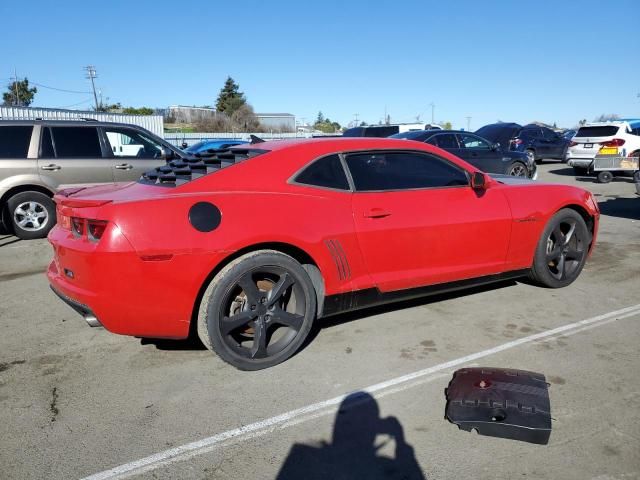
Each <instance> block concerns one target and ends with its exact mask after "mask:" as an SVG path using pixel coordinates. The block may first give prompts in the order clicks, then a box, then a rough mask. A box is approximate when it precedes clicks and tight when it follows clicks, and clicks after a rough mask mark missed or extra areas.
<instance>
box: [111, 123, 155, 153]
mask: <svg viewBox="0 0 640 480" xmlns="http://www.w3.org/2000/svg"><path fill="white" fill-rule="evenodd" d="M104 131H105V134H106V135H107V140H109V148H111V151H112V152H113V156H114V157H135V158H160V156H161V154H162V145H160V144H159V143H158V142H156V141H154V140H152V139H150V138H147V136H146V135H143V134H142V133H140V132H137V131H136V130H131V129H128V128H105V129H104Z"/></svg>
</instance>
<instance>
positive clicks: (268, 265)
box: [198, 250, 317, 370]
mask: <svg viewBox="0 0 640 480" xmlns="http://www.w3.org/2000/svg"><path fill="white" fill-rule="evenodd" d="M274 291H275V292H276V296H275V297H273V293H272V292H274ZM205 302H206V303H205ZM202 303H203V304H202V305H201V308H200V315H199V318H198V336H199V337H200V340H201V341H202V343H203V344H204V345H205V346H206V347H207V348H209V349H210V350H213V351H214V352H215V353H216V354H217V355H218V356H219V357H220V358H221V359H222V360H224V361H225V362H227V363H229V364H230V365H233V366H234V367H236V368H238V369H240V370H261V369H263V368H268V367H272V366H274V365H277V364H279V363H281V362H284V361H285V360H287V359H288V358H290V357H291V356H293V355H294V354H295V353H296V352H297V350H298V349H299V348H300V347H301V346H302V344H303V343H304V341H305V339H306V338H307V336H308V335H309V332H310V330H311V327H312V325H313V322H314V320H315V317H316V303H317V302H316V293H315V290H314V288H313V284H312V282H311V279H310V278H309V275H308V274H307V272H306V270H305V269H304V268H303V267H302V265H300V263H298V262H297V261H296V260H294V259H293V258H292V257H290V256H289V255H285V254H284V253H281V252H277V251H275V250H259V251H256V252H250V253H248V254H246V255H243V256H241V257H239V258H237V259H235V260H233V261H232V262H230V263H229V264H228V265H227V266H225V267H224V268H223V269H222V270H221V271H220V272H219V273H218V274H217V275H216V276H215V277H214V279H213V280H212V281H211V283H210V284H209V286H208V288H207V290H206V291H205V294H204V296H203V300H202ZM227 315H228V316H227ZM225 319H226V320H225ZM234 319H235V320H234ZM261 340H263V341H261Z"/></svg>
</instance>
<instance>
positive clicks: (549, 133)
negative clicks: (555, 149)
mask: <svg viewBox="0 0 640 480" xmlns="http://www.w3.org/2000/svg"><path fill="white" fill-rule="evenodd" d="M542 136H543V137H544V138H545V139H546V140H556V139H557V138H558V135H556V132H554V131H553V130H551V129H549V128H543V129H542Z"/></svg>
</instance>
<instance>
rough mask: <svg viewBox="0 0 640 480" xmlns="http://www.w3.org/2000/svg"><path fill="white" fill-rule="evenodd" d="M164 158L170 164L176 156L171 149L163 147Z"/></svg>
mask: <svg viewBox="0 0 640 480" xmlns="http://www.w3.org/2000/svg"><path fill="white" fill-rule="evenodd" d="M162 158H163V159H164V160H166V161H167V162H168V161H169V160H173V159H174V158H175V154H174V153H173V150H171V149H170V148H167V147H162Z"/></svg>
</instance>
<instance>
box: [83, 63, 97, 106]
mask: <svg viewBox="0 0 640 480" xmlns="http://www.w3.org/2000/svg"><path fill="white" fill-rule="evenodd" d="M85 70H86V71H87V78H88V79H90V80H91V88H92V89H93V100H94V101H95V102H96V112H97V111H98V96H97V95H96V84H95V82H94V78H96V77H97V76H98V75H97V74H96V67H94V66H93V65H88V66H86V67H85Z"/></svg>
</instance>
